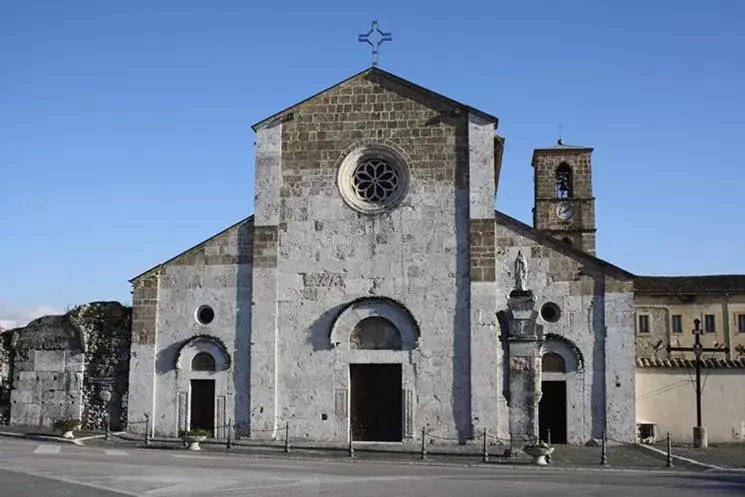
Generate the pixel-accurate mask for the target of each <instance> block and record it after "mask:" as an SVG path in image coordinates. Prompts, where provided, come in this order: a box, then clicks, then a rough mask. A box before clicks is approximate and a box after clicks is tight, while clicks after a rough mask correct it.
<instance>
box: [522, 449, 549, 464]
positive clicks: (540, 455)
mask: <svg viewBox="0 0 745 497" xmlns="http://www.w3.org/2000/svg"><path fill="white" fill-rule="evenodd" d="M523 451H525V453H526V454H528V455H529V456H530V457H532V458H533V464H535V465H536V466H546V465H547V464H548V462H546V456H549V455H551V453H552V452H553V451H554V448H553V447H537V446H535V445H533V446H530V445H529V446H527V447H525V448H524V449H523Z"/></svg>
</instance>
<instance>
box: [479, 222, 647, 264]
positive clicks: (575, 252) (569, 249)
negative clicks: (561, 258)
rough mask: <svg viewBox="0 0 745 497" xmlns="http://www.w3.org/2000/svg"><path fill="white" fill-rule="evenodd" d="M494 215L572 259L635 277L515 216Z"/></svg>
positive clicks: (522, 233) (523, 234)
mask: <svg viewBox="0 0 745 497" xmlns="http://www.w3.org/2000/svg"><path fill="white" fill-rule="evenodd" d="M494 217H495V220H496V222H497V224H499V225H501V226H506V227H509V228H511V229H513V230H514V231H516V232H518V233H519V234H520V235H522V236H524V237H525V238H528V239H530V240H533V241H534V242H536V243H540V244H541V245H545V246H547V247H549V248H551V249H552V250H555V251H557V252H559V253H560V254H563V255H566V256H567V257H571V258H572V259H576V260H580V261H582V262H585V263H587V264H590V265H593V266H597V267H598V268H600V269H601V270H602V271H603V272H604V273H606V274H610V275H612V276H616V277H620V278H626V279H633V278H634V274H632V273H630V272H628V271H626V270H625V269H622V268H620V267H618V266H615V265H613V264H611V263H610V262H606V261H604V260H603V259H599V258H597V257H595V256H593V255H590V254H588V253H587V252H585V251H583V250H580V249H578V248H577V247H574V246H572V245H569V244H568V243H565V242H562V241H561V240H557V239H556V238H554V237H552V236H551V235H549V234H547V233H544V232H542V231H540V230H537V229H535V228H533V227H532V226H529V225H527V224H525V223H523V222H522V221H518V220H517V219H515V218H514V217H511V216H508V215H507V214H505V213H503V212H499V211H494Z"/></svg>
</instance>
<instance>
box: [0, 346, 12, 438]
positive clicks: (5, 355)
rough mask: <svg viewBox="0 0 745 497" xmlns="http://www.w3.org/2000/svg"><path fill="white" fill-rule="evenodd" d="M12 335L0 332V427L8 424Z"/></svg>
mask: <svg viewBox="0 0 745 497" xmlns="http://www.w3.org/2000/svg"><path fill="white" fill-rule="evenodd" d="M12 339H13V334H12V333H10V332H9V331H3V332H0V425H5V424H8V423H9V422H10V390H11V385H12V383H11V378H12V377H13V354H12V350H11V343H12Z"/></svg>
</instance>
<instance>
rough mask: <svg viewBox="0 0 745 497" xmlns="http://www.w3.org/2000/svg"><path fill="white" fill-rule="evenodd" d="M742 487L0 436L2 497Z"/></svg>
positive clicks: (678, 492)
mask: <svg viewBox="0 0 745 497" xmlns="http://www.w3.org/2000/svg"><path fill="white" fill-rule="evenodd" d="M705 494H706V495H713V494H716V495H722V496H726V495H738V496H740V497H742V495H745V475H717V474H711V473H674V472H648V471H618V470H617V469H590V470H576V469H556V468H509V467H494V466H489V467H462V466H435V465H419V464H400V463H395V464H391V463H385V462H369V461H365V462H347V461H344V462H342V461H322V460H302V459H292V460H286V459H280V458H257V457H252V456H244V455H214V454H201V453H193V452H188V451H185V450H170V451H153V450H123V449H104V448H100V447H78V446H73V445H58V444H53V443H40V442H34V441H30V440H12V439H0V495H2V497H21V496H23V497H28V496H43V497H63V496H64V497H66V496H73V495H74V496H76V497H116V496H122V495H136V496H177V495H178V496H191V497H200V496H216V497H221V496H291V497H294V496H298V497H300V496H302V497H310V496H320V495H326V496H331V497H336V496H338V497H341V496H345V497H346V496H359V497H372V496H386V497H388V496H390V495H396V496H427V497H439V496H443V497H444V496H453V495H454V496H457V497H471V496H497V495H510V496H540V497H545V496H546V495H551V496H552V497H554V496H556V497H563V496H572V497H576V496H596V495H597V496H599V495H602V496H604V497H614V496H619V497H620V496H624V497H626V496H636V495H639V496H647V495H654V496H655V497H665V496H675V497H686V496H693V495H705Z"/></svg>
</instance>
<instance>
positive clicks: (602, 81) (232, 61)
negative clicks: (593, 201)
mask: <svg viewBox="0 0 745 497" xmlns="http://www.w3.org/2000/svg"><path fill="white" fill-rule="evenodd" d="M415 5H421V6H415ZM424 5H426V7H425V6H424ZM372 19H378V20H379V21H380V23H381V27H382V28H383V29H384V30H386V31H392V32H393V37H394V41H393V42H392V43H387V44H384V45H383V47H382V52H381V67H382V68H384V69H386V70H388V71H391V72H393V73H395V74H398V75H400V76H402V77H404V78H407V79H410V80H412V81H414V82H416V83H418V84H421V85H423V86H426V87H428V88H431V89H433V90H435V91H438V92H440V93H443V94H445V95H447V96H449V97H452V98H454V99H456V100H460V101H463V102H465V103H468V104H470V105H472V106H474V107H477V108H480V109H483V110H484V111H486V112H489V113H492V114H495V115H497V116H499V117H500V119H501V125H500V133H501V134H502V135H503V136H505V137H506V140H507V149H506V153H505V156H504V163H503V169H502V178H501V182H500V188H499V196H498V201H497V207H498V208H499V209H500V210H502V211H504V212H506V213H508V214H510V215H513V216H515V217H517V218H519V219H521V220H523V221H525V222H528V223H530V222H531V207H532V193H533V190H532V170H531V167H530V158H531V153H532V149H533V148H534V147H540V146H547V145H550V144H551V143H552V142H553V141H554V140H555V139H556V135H557V130H556V126H557V124H558V123H562V124H563V125H564V126H565V127H566V129H565V130H564V137H565V141H567V142H569V143H572V144H581V145H588V146H593V147H595V153H594V191H595V195H596V197H597V221H598V254H599V255H600V256H601V257H602V258H604V259H606V260H608V261H610V262H612V263H614V264H617V265H619V266H621V267H623V268H625V269H627V270H629V271H632V272H635V273H639V274H660V275H668V274H710V273H745V259H744V258H743V256H742V253H743V247H745V229H743V228H744V227H745V224H744V223H743V221H742V213H743V211H744V210H745V209H743V205H742V203H743V193H745V189H744V188H745V186H744V185H745V160H743V155H742V154H743V145H744V144H745V142H744V139H743V138H744V137H745V117H744V116H745V29H743V26H744V25H745V2H742V1H740V0H729V1H726V0H712V1H708V2H704V1H691V0H654V1H641V0H636V1H623V2H600V1H595V0H587V1H553V0H546V1H520V2H518V1H512V2H501V1H494V0H485V1H479V2H474V1H463V2H435V1H429V2H426V4H425V3H423V2H404V1H402V0H397V1H382V0H376V1H372V2H351V1H349V0H343V1H342V0H339V1H312V2H311V1H283V2H250V1H248V0H245V1H228V0H223V1H197V0H178V1H164V0H158V1H150V0H147V1H145V0H128V1H126V2H103V1H98V0H90V1H81V0H69V1H64V2H63V1H54V0H48V1H44V2H42V1H35V0H5V1H3V2H0V136H2V142H1V145H0V173H1V174H0V179H1V183H0V184H1V185H2V211H0V234H2V236H3V243H2V247H1V248H0V306H5V307H6V308H10V309H15V308H21V307H23V308H30V307H35V306H41V305H47V306H53V307H57V308H64V307H66V306H67V305H74V304H79V303H83V302H86V301H91V300H109V299H111V300H122V301H125V302H129V301H130V294H129V291H130V287H129V284H128V282H127V280H128V279H129V278H131V277H132V276H134V275H136V274H138V273H140V272H141V271H143V270H145V269H147V268H149V267H150V266H152V265H155V264H157V263H159V262H161V261H163V260H165V259H167V258H169V257H171V256H173V255H175V254H177V253H179V252H181V251H182V250H184V249H186V248H188V247H190V246H192V245H194V244H195V243H197V242H200V241H202V240H203V239H205V238H207V237H209V236H210V235H212V234H214V233H216V232H218V231H220V230H222V229H223V228H225V227H227V226H228V225H230V224H232V223H233V222H235V221H237V220H239V219H241V218H243V217H245V216H246V215H248V214H251V213H252V212H253V175H254V169H253V168H254V134H253V132H252V130H251V128H250V125H251V124H253V123H255V122H257V121H259V120H261V119H262V118H264V117H266V116H268V115H270V114H272V113H274V112H276V111H278V110H280V109H283V108H284V107H287V106H288V105H290V104H293V103H295V102H296V101H298V100H301V99H303V98H305V97H307V96H309V95H311V94H313V93H315V92H317V91H319V90H321V89H324V88H326V87H328V86H331V85H333V84H334V83H336V82H338V81H340V80H342V79H344V78H346V77H348V76H350V75H351V74H354V73H356V72H358V71H360V70H362V69H364V68H365V67H367V66H369V64H370V54H369V48H368V47H367V45H364V44H361V43H358V42H357V34H358V33H361V32H364V31H366V30H367V29H368V27H369V25H370V21H371V20H372ZM0 317H1V316H0Z"/></svg>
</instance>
